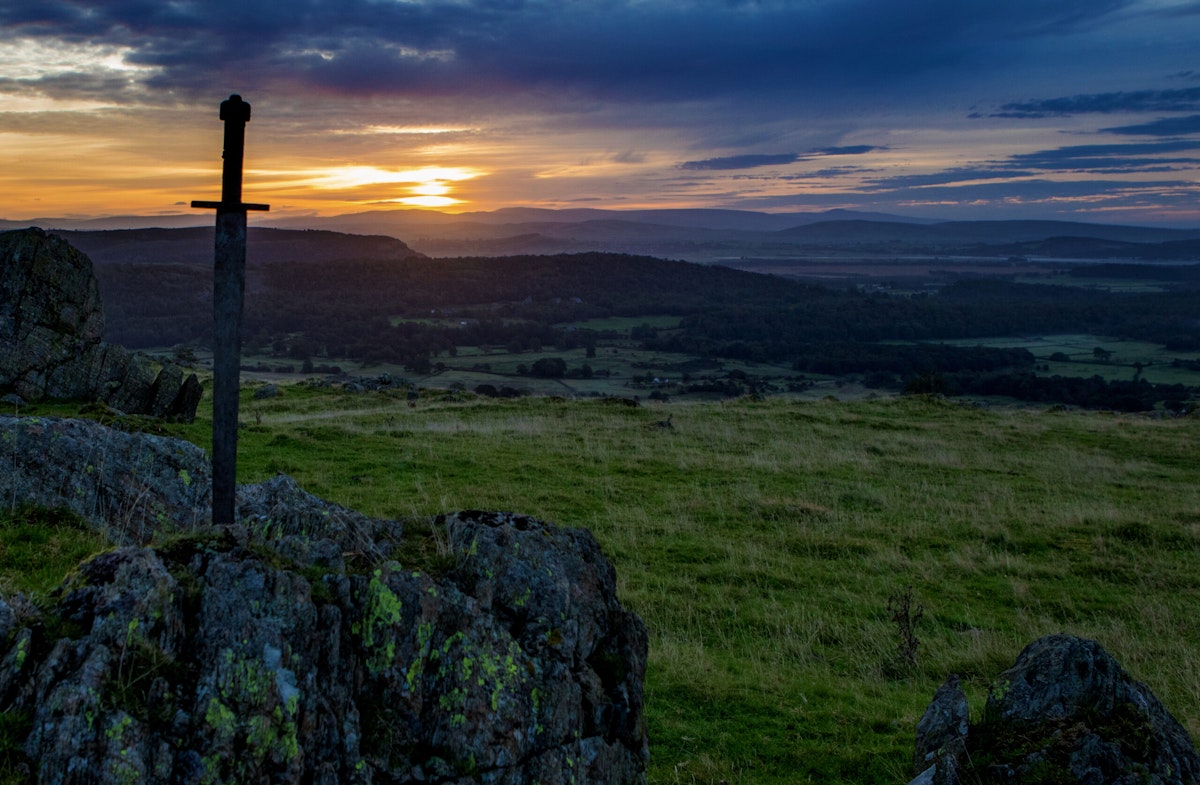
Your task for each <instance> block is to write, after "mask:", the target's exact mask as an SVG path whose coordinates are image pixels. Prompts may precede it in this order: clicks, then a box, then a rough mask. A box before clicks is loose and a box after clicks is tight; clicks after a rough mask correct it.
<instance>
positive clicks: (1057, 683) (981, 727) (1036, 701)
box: [914, 635, 1200, 785]
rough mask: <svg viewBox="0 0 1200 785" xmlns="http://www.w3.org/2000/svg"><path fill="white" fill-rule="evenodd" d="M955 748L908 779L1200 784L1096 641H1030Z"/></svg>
mask: <svg viewBox="0 0 1200 785" xmlns="http://www.w3.org/2000/svg"><path fill="white" fill-rule="evenodd" d="M941 692H942V691H939V695H940V694H941ZM935 705H937V701H935ZM932 710H933V707H931V711H932ZM936 713H939V712H935V714H936ZM927 716H928V714H927ZM920 745H921V740H920V738H918V756H919V757H918V762H920V761H921V760H922V759H923V758H921V757H920V752H921V746H920ZM925 746H926V748H928V747H929V746H930V745H928V744H926V745H925ZM954 746H955V747H960V749H953V751H951V752H950V754H948V755H945V754H943V755H938V756H936V757H935V758H934V759H933V760H934V761H935V763H936V766H935V767H933V768H931V769H927V770H926V771H925V772H923V773H922V775H921V776H919V777H918V778H917V780H914V782H946V783H957V782H976V781H982V782H997V783H1014V784H1019V783H1029V784H1030V785H1032V784H1033V783H1046V782H1063V783H1084V784H1089V785H1090V783H1096V784H1097V785H1100V784H1101V783H1116V784H1117V785H1135V783H1136V784H1139V785H1140V784H1141V783H1150V784H1151V785H1167V784H1168V783H1169V784H1172V785H1174V784H1175V783H1178V784H1179V785H1191V784H1194V783H1197V782H1200V756H1197V754H1196V749H1195V747H1194V745H1193V743H1192V740H1191V737H1189V736H1188V733H1187V731H1186V730H1185V729H1184V728H1183V726H1182V725H1180V724H1179V722H1178V721H1176V720H1175V718H1174V717H1172V716H1171V714H1170V713H1169V712H1168V711H1167V710H1166V708H1165V707H1163V705H1162V703H1161V702H1160V701H1159V700H1158V698H1157V697H1156V696H1155V695H1154V694H1153V693H1152V692H1151V691H1150V690H1149V688H1147V687H1146V686H1145V685H1144V684H1141V683H1139V682H1137V681H1134V680H1133V679H1132V678H1131V677H1130V676H1129V674H1128V673H1126V672H1125V670H1124V669H1123V668H1122V667H1121V666H1120V664H1119V663H1117V661H1116V660H1115V659H1113V657H1112V656H1111V655H1110V654H1108V652H1106V651H1104V649H1103V648H1101V647H1100V645H1099V644H1098V643H1096V642H1095V641H1091V640H1086V639H1083V638H1076V637H1074V636H1071V635H1050V636H1047V637H1044V638H1039V639H1038V640H1036V641H1034V642H1033V643H1031V644H1029V646H1027V647H1026V648H1025V650H1024V651H1023V652H1021V654H1020V656H1019V657H1018V658H1017V661H1016V663H1015V664H1014V665H1013V666H1012V667H1011V668H1009V669H1008V670H1006V671H1005V672H1004V673H1002V674H1001V675H1000V677H999V678H997V679H996V681H995V682H994V683H993V686H992V689H991V691H990V693H989V695H988V701H987V706H986V708H985V710H984V715H983V719H982V721H981V722H980V723H979V724H978V725H976V726H972V727H971V728H970V729H969V730H968V732H967V735H966V738H965V743H963V744H961V745H958V744H957V743H956V744H955V745H954Z"/></svg>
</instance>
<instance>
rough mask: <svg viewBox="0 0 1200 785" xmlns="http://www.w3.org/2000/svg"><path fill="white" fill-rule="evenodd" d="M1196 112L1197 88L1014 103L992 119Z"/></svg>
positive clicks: (1199, 95)
mask: <svg viewBox="0 0 1200 785" xmlns="http://www.w3.org/2000/svg"><path fill="white" fill-rule="evenodd" d="M1195 109H1200V87H1189V88H1183V89H1178V90H1133V91H1129V92H1117V93H1095V94H1092V95H1072V96H1068V97H1065V98H1045V99H1040V100H1036V101H1017V102H1014V103H1007V104H1004V105H1003V106H1001V107H1000V111H999V112H996V113H993V114H992V115H991V116H992V117H1015V118H1022V117H1034V118H1036V117H1052V116H1063V115H1075V114H1112V113H1114V112H1180V111H1184V112H1186V111H1192V110H1195Z"/></svg>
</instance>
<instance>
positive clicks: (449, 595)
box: [0, 418, 647, 785]
mask: <svg viewBox="0 0 1200 785" xmlns="http://www.w3.org/2000/svg"><path fill="white" fill-rule="evenodd" d="M14 419H16V418H3V419H0V439H2V440H4V441H5V442H8V437H7V435H8V434H16V436H14V437H13V438H14V439H16V438H20V439H23V440H25V441H24V444H25V445H26V446H29V445H32V444H37V445H42V444H45V443H53V444H58V445H61V447H60V448H59V451H58V452H57V453H56V454H55V455H54V456H53V458H47V459H46V463H47V465H48V464H50V463H68V464H69V462H70V461H72V460H73V461H74V473H75V474H78V475H82V478H81V484H80V485H79V486H78V487H80V488H82V495H83V496H85V497H86V496H90V497H92V498H93V499H95V500H97V501H96V502H95V503H91V504H88V505H85V506H83V507H82V508H81V509H84V510H85V512H86V514H87V515H88V516H90V517H89V520H90V521H91V522H92V523H93V525H103V516H104V515H105V514H107V513H106V512H104V511H105V510H108V509H111V508H112V507H111V505H112V504H116V507H117V508H118V509H120V508H123V507H128V506H129V503H130V499H131V498H132V497H135V496H137V495H139V494H142V493H143V492H144V491H145V490H146V489H145V488H138V487H135V486H131V485H124V484H121V483H120V482H114V474H113V472H112V471H111V470H112V468H113V467H115V466H116V465H117V464H118V463H119V462H121V461H124V460H126V458H127V457H128V458H130V459H132V460H134V461H137V460H146V461H147V463H148V464H149V463H153V462H155V461H160V460H161V461H162V463H163V468H162V469H161V470H160V471H159V473H158V474H156V475H154V477H153V478H147V479H146V480H145V484H146V486H147V488H152V489H153V490H152V493H153V494H154V497H155V499H156V500H157V501H156V502H155V504H159V505H161V506H162V509H163V511H164V512H165V513H166V514H165V516H164V517H163V518H162V519H161V521H159V526H160V529H159V531H158V533H155V532H153V531H152V529H153V528H154V527H153V525H152V523H150V522H148V523H147V526H146V528H145V529H143V530H139V531H140V536H138V537H133V536H129V537H127V538H126V539H127V541H141V542H147V541H148V542H149V543H150V544H148V545H147V544H137V545H127V546H124V547H119V548H117V549H115V550H112V551H109V552H106V553H103V554H100V555H98V556H95V557H93V558H92V559H91V560H89V561H87V562H86V563H84V564H83V565H81V566H80V567H79V569H78V570H77V571H76V573H74V574H73V575H72V576H71V577H70V578H69V579H68V580H67V581H66V582H65V583H64V584H63V585H62V587H61V588H60V589H59V591H58V592H57V593H56V594H55V595H54V597H53V602H52V603H50V604H49V605H48V606H47V607H44V608H40V609H39V608H34V607H31V606H30V605H29V604H28V603H23V602H22V601H21V600H20V598H8V599H7V600H0V706H4V707H7V709H8V710H9V711H12V712H16V713H17V714H16V715H15V716H21V717H25V718H27V720H28V722H27V727H26V735H25V737H24V739H25V740H24V743H23V752H24V754H25V756H26V759H27V761H26V763H27V765H28V766H29V768H30V771H31V773H32V780H33V781H34V782H37V783H63V784H64V785H69V784H71V783H89V784H92V783H97V784H99V785H110V783H111V784H112V785H117V784H118V783H129V782H138V783H162V784H163V785H166V784H167V783H171V785H176V784H177V783H231V784H232V783H239V784H241V783H295V782H309V783H317V784H321V785H325V784H328V785H333V784H334V783H364V784H365V783H381V782H382V783H407V782H413V783H418V782H438V783H460V784H462V785H465V784H466V783H488V784H489V785H491V784H495V785H517V784H518V783H533V782H540V783H543V784H544V785H555V784H557V783H563V784H564V785H565V784H566V783H601V782H603V783H638V782H645V764H646V758H647V747H646V731H645V726H644V719H643V713H642V679H643V676H644V673H645V667H646V647H647V639H646V631H645V628H644V626H643V625H642V623H641V621H640V620H639V619H638V618H637V616H635V615H634V614H632V613H630V612H628V611H626V610H624V609H623V608H622V607H621V605H620V604H619V603H618V602H617V600H616V576H615V572H614V570H613V568H612V566H611V564H610V563H609V562H608V561H607V560H606V559H605V558H604V556H603V554H602V553H601V551H600V548H599V546H598V544H597V543H596V541H595V539H594V538H593V537H592V536H591V535H590V534H589V533H588V532H587V531H585V530H578V529H560V528H557V527H554V526H551V525H549V524H546V523H543V522H541V521H538V520H535V519H532V518H528V517H524V516H520V515H513V514H504V513H484V512H463V513H458V514H454V515H447V516H441V517H438V518H437V519H433V520H426V521H421V522H419V524H418V523H417V522H414V523H413V524H412V525H410V527H408V528H405V527H402V526H401V525H400V524H399V523H396V522H390V521H382V520H376V519H371V518H368V517H366V516H362V515H360V514H358V513H355V512H353V511H350V510H346V509H345V508H342V507H339V506H338V505H334V504H331V503H329V502H325V501H323V500H321V499H317V498H316V497H313V496H311V495H310V494H307V493H305V492H304V491H302V490H301V489H299V488H298V487H297V486H296V485H295V483H294V482H292V481H291V480H290V479H289V478H286V477H282V476H281V477H276V478H274V479H272V480H270V481H268V482H265V483H260V484H258V485H254V486H244V487H242V488H241V489H239V496H238V509H239V522H238V524H237V525H235V526H232V527H223V528H219V529H214V528H210V527H206V526H203V525H201V524H200V523H197V522H196V521H195V518H194V513H195V511H196V509H197V508H202V507H203V505H204V504H206V503H207V500H208V497H207V495H206V492H201V491H196V492H195V493H193V492H192V490H191V487H192V486H190V485H187V484H186V483H182V487H181V481H180V478H179V476H178V473H179V472H180V471H186V472H187V473H188V475H189V476H190V477H191V478H192V485H197V484H204V482H203V480H202V479H201V478H206V477H207V476H208V475H207V473H206V470H205V469H204V468H202V466H201V465H198V464H197V461H200V462H201V464H202V462H203V455H202V454H199V455H197V453H198V452H199V451H196V450H195V448H192V447H191V446H190V445H183V444H182V443H179V442H174V441H173V440H170V439H159V438H156V437H148V436H143V435H133V434H124V433H118V432H111V431H109V429H106V428H103V427H102V426H98V425H95V424H81V423H74V422H72V421H65V420H59V421H54V420H42V421H39V422H37V423H33V424H28V423H26V424H20V423H13V422H11V421H12V420H14ZM88 438H92V439H107V440H108V441H107V444H108V445H110V446H109V447H107V448H106V449H107V452H103V460H102V463H103V465H104V467H105V468H104V469H103V470H101V469H96V468H94V469H93V471H92V472H91V473H89V472H87V470H86V466H87V465H91V466H93V467H97V466H99V465H100V464H98V463H96V462H95V461H96V456H97V455H101V453H100V452H96V451H90V452H89V451H88V450H87V449H86V441H87V439H88ZM35 440H38V441H35ZM72 444H73V445H74V446H73V447H69V446H68V445H72ZM9 446H10V444H6V445H5V452H7V453H8V455H6V456H5V458H6V459H7V458H9V457H11V455H12V454H13V453H12V452H9ZM71 456H75V457H74V458H72V457H71ZM138 456H151V458H149V459H146V458H141V457H138ZM89 462H90V463H89ZM71 473H72V471H71V466H70V465H64V466H62V476H63V477H66V476H68V475H69V474H71ZM117 473H119V472H117ZM160 485H165V486H169V487H159V486H160ZM101 488H106V489H108V490H106V491H104V492H101V491H100V490H99V489H101ZM55 493H56V494H57V495H43V496H34V497H32V498H34V499H36V500H37V501H38V502H39V503H42V504H46V503H53V502H54V501H55V499H60V500H62V501H63V503H66V502H67V500H69V499H70V498H72V497H73V496H75V495H77V492H76V490H75V486H64V487H63V488H61V489H60V490H59V491H56V492H55ZM113 500H118V501H113ZM106 505H107V506H106ZM173 505H179V509H174V508H173ZM163 532H168V533H167V534H164V533H163ZM419 553H424V554H425V556H424V557H421V558H419V559H417V557H416V556H413V554H419ZM414 559H416V561H414Z"/></svg>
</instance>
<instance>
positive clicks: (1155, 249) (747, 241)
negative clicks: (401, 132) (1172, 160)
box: [0, 207, 1200, 262]
mask: <svg viewBox="0 0 1200 785" xmlns="http://www.w3.org/2000/svg"><path fill="white" fill-rule="evenodd" d="M210 222H211V218H209V217H207V216H204V215H200V214H197V215H176V216H159V217H154V218H146V217H136V216H126V217H116V218H105V219H87V220H75V219H52V218H48V219H41V220H37V221H30V222H17V221H0V228H19V227H24V226H27V225H31V224H32V225H40V226H42V227H43V228H46V229H62V230H73V231H75V232H80V233H81V234H83V233H88V234H92V233H97V234H103V233H106V232H107V231H110V230H114V229H121V230H126V231H131V232H133V230H135V229H136V230H137V232H134V233H131V234H130V235H128V237H130V238H136V243H137V244H139V245H141V246H142V247H141V249H140V250H139V251H138V253H139V254H144V253H155V254H157V253H158V252H157V251H153V252H152V251H151V250H150V248H151V247H152V246H153V245H154V244H155V243H163V242H165V243H167V244H168V245H171V246H177V248H178V247H182V246H179V245H178V244H179V243H184V244H185V245H186V244H188V243H186V242H184V238H185V237H186V238H188V240H190V241H195V242H200V240H199V238H203V237H206V236H207V237H211V228H208V227H211V223H210ZM149 225H158V226H160V227H163V228H162V229H159V230H157V231H177V232H184V234H183V235H179V236H178V237H171V236H169V235H157V236H156V235H153V234H151V232H153V231H155V230H151V229H146V228H145V227H147V226H149ZM253 225H254V226H255V227H257V228H256V230H255V231H258V232H267V231H269V230H272V229H273V230H276V231H279V230H301V229H303V230H322V232H318V234H321V233H325V234H328V233H333V232H337V233H345V234H354V235H368V236H376V239H375V240H373V241H372V242H375V243H384V244H386V243H385V238H397V239H399V240H401V241H403V242H402V243H401V245H402V246H404V251H403V252H401V251H398V250H397V249H396V248H395V247H393V248H391V249H390V250H389V249H385V248H383V247H382V246H380V247H379V248H378V249H374V250H373V251H372V252H371V253H367V254H365V255H368V256H375V255H376V253H375V251H378V252H380V253H381V254H382V255H384V256H386V255H388V254H390V253H393V252H395V253H408V252H409V248H411V249H412V250H415V251H418V252H421V253H424V254H426V255H429V256H506V255H516V254H548V253H571V252H584V251H616V252H624V253H635V254H646V255H651V256H660V257H664V258H672V259H686V260H689V261H697V262H728V261H730V260H738V259H743V258H756V259H764V258H765V259H771V258H797V257H805V256H822V255H850V256H868V257H873V256H896V255H914V254H915V255H922V254H927V255H934V256H944V255H961V256H977V257H990V258H995V257H1000V258H1004V257H1007V256H1030V257H1054V258H1071V259H1086V258H1095V259H1129V260H1141V261H1150V260H1171V261H1196V260H1200V229H1196V230H1181V229H1162V228H1155V227H1141V226H1120V225H1114V224H1091V223H1078V222H1068V221H948V222H947V221H930V220H921V219H911V218H903V217H900V216H894V215H886V214H880V213H861V212H853V211H847V210H831V211H827V212H822V213H760V212H751V211H743V210H599V209H589V208H581V209H569V210H546V209H538V208H528V207H512V208H505V209H501V210H494V211H491V212H473V213H458V214H452V213H441V212H437V211H433V210H414V209H401V210H376V211H370V212H361V213H351V214H346V215H339V216H331V217H324V218H321V217H311V216H310V217H302V218H277V219H275V218H270V217H267V216H264V217H256V220H255V221H254V224H253ZM181 227H189V228H181ZM206 232H207V234H205V233H206ZM285 236H287V233H281V234H278V235H273V234H261V235H258V237H259V238H262V239H263V240H264V241H265V238H268V237H270V238H272V239H271V240H270V242H271V243H276V244H279V243H283V244H285V245H286V244H287V243H291V242H299V243H301V245H306V246H313V247H318V246H320V247H324V248H325V250H322V251H315V252H316V253H318V254H319V255H320V254H325V255H328V256H329V258H334V257H339V258H340V257H345V255H346V254H345V253H344V250H345V249H344V248H343V249H342V250H338V249H336V248H334V247H333V245H337V244H338V243H334V241H333V240H332V238H331V237H326V238H320V237H318V236H316V235H310V236H309V237H307V238H306V239H304V240H303V241H301V240H299V239H297V240H285V239H284V238H285ZM122 242H134V241H133V240H122V239H121V238H119V237H117V236H114V237H110V238H107V239H105V238H102V237H95V238H88V239H87V240H86V241H85V244H86V245H95V246H96V248H97V250H99V248H100V246H104V248H105V249H107V250H105V251H103V253H105V254H107V253H109V252H110V251H111V250H112V249H113V248H114V247H115V246H116V245H119V244H121V243H122ZM256 242H257V241H256ZM339 242H341V243H344V242H346V241H345V240H343V241H339ZM147 243H149V244H150V245H149V246H147V245H146V244H147ZM331 243H332V244H333V245H331ZM193 245H194V247H195V249H196V250H195V252H194V253H195V255H196V257H197V259H199V258H200V257H201V256H208V255H209V254H211V249H209V248H204V247H203V243H202V242H200V244H198V245H195V244H194V242H193ZM81 247H83V246H81ZM84 250H85V251H88V252H89V253H93V251H90V250H88V249H87V248H86V247H85V248H84ZM130 250H132V249H130ZM159 250H165V249H162V248H160V249H159ZM294 250H295V249H294ZM359 250H363V251H365V250H367V249H366V248H361V249H359ZM276 251H278V252H279V253H280V254H284V255H286V253H289V252H290V251H286V250H285V248H284V246H282V245H278V246H277V247H276Z"/></svg>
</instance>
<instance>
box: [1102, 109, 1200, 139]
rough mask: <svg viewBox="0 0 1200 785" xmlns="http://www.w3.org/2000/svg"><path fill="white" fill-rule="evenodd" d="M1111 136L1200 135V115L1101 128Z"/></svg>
mask: <svg viewBox="0 0 1200 785" xmlns="http://www.w3.org/2000/svg"><path fill="white" fill-rule="evenodd" d="M1100 130H1101V131H1105V132H1107V133H1110V134H1126V135H1130V136H1188V135H1190V134H1197V133H1200V114H1194V115H1188V116H1187V117H1164V118H1161V119H1158V120H1152V121H1150V122H1148V123H1137V124H1135V125H1120V126H1116V127H1113V128H1101V129H1100Z"/></svg>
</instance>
